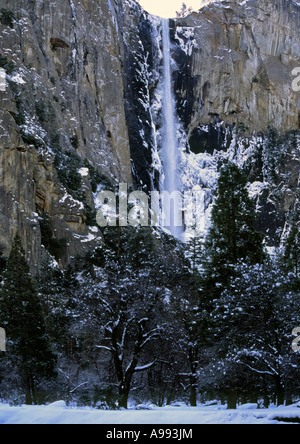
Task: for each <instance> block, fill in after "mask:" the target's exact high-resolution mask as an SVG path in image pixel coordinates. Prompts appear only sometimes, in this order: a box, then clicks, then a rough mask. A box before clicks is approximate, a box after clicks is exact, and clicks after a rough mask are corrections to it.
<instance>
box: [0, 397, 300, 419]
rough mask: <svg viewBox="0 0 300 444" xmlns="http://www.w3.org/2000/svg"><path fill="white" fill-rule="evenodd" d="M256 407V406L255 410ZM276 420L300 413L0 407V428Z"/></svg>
mask: <svg viewBox="0 0 300 444" xmlns="http://www.w3.org/2000/svg"><path fill="white" fill-rule="evenodd" d="M254 407H255V406H254ZM277 418H286V419H290V420H291V423H292V420H293V419H294V418H297V422H299V421H300V409H299V408H296V407H285V408H284V407H282V408H278V409H277V408H274V409H270V410H256V409H253V405H246V406H242V407H240V408H239V409H238V410H225V408H224V407H221V408H220V407H218V406H211V407H198V408H188V407H186V408H176V407H165V408H161V409H158V408H157V409H154V410H147V411H145V410H128V411H102V410H95V409H91V408H78V409H77V408H76V409H75V408H74V409H72V408H67V407H65V406H64V403H63V402H58V403H54V404H52V405H49V406H23V407H9V406H7V405H1V406H0V424H114V425H117V424H161V425H162V424H168V425H169V424H174V425H175V424H177V425H179V424H183V425H184V424H190V425H192V424H282V422H279V421H278V420H277Z"/></svg>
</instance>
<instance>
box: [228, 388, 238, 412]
mask: <svg viewBox="0 0 300 444" xmlns="http://www.w3.org/2000/svg"><path fill="white" fill-rule="evenodd" d="M237 400H238V396H237V392H236V390H231V391H229V392H228V394H227V408H228V410H236V408H237Z"/></svg>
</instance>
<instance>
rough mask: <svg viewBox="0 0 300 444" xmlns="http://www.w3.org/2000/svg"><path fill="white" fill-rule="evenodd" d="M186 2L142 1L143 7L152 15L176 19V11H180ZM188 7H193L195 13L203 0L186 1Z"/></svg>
mask: <svg viewBox="0 0 300 444" xmlns="http://www.w3.org/2000/svg"><path fill="white" fill-rule="evenodd" d="M183 1H184V0H140V4H141V6H142V7H143V8H144V9H146V11H148V12H150V14H154V15H159V16H160V17H166V18H172V17H176V11H180V9H181V6H182V3H183ZM184 3H186V5H187V6H188V7H189V6H192V8H193V9H194V10H195V11H198V9H200V8H201V6H202V2H201V0H185V1H184Z"/></svg>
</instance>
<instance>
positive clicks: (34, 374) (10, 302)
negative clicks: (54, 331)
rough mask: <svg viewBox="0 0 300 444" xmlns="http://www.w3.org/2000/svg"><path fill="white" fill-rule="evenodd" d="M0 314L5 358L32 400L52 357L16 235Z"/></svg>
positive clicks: (46, 375) (49, 371) (49, 374)
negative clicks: (3, 332) (17, 374)
mask: <svg viewBox="0 0 300 444" xmlns="http://www.w3.org/2000/svg"><path fill="white" fill-rule="evenodd" d="M0 313H1V315H0V316H1V324H2V325H3V327H4V328H5V330H6V335H7V340H8V347H7V348H8V350H7V359H8V360H9V361H10V365H12V366H13V367H16V368H17V370H18V373H19V375H20V377H21V380H22V383H23V387H24V391H25V394H26V403H27V404H32V403H35V402H36V384H37V382H38V381H39V379H40V378H46V379H48V378H51V377H53V376H54V374H55V373H54V369H55V364H56V360H55V356H54V354H53V352H52V351H51V348H50V342H49V338H48V337H47V335H46V329H45V321H44V315H43V310H42V305H41V301H40V298H39V295H38V291H37V285H36V282H35V281H34V280H33V279H32V276H31V274H30V269H29V265H28V263H27V261H26V258H25V252H24V250H23V248H22V245H21V238H20V236H19V235H18V234H17V235H16V237H15V240H14V243H13V246H12V250H11V253H10V256H9V259H8V262H7V268H6V271H5V273H4V275H3V286H2V290H1V293H0Z"/></svg>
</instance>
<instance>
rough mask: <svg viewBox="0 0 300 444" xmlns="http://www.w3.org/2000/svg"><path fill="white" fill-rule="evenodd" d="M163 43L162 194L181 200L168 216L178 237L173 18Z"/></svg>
mask: <svg viewBox="0 0 300 444" xmlns="http://www.w3.org/2000/svg"><path fill="white" fill-rule="evenodd" d="M162 43H163V127H162V163H163V172H164V177H163V180H162V183H161V191H167V192H168V193H169V194H171V195H172V194H173V196H175V197H177V199H176V198H175V199H171V211H170V213H171V214H165V216H166V218H167V219H168V220H170V226H169V227H168V230H169V231H170V232H171V234H172V235H173V236H175V237H177V238H181V236H182V233H183V226H182V225H183V223H182V204H181V200H182V199H181V197H180V194H181V180H180V177H179V173H178V161H179V146H178V140H177V135H176V127H177V119H176V111H175V108H176V107H175V98H174V93H173V84H172V69H171V40H170V26H169V19H162ZM163 207H164V211H165V212H168V207H169V206H168V205H165V206H164V204H163Z"/></svg>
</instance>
